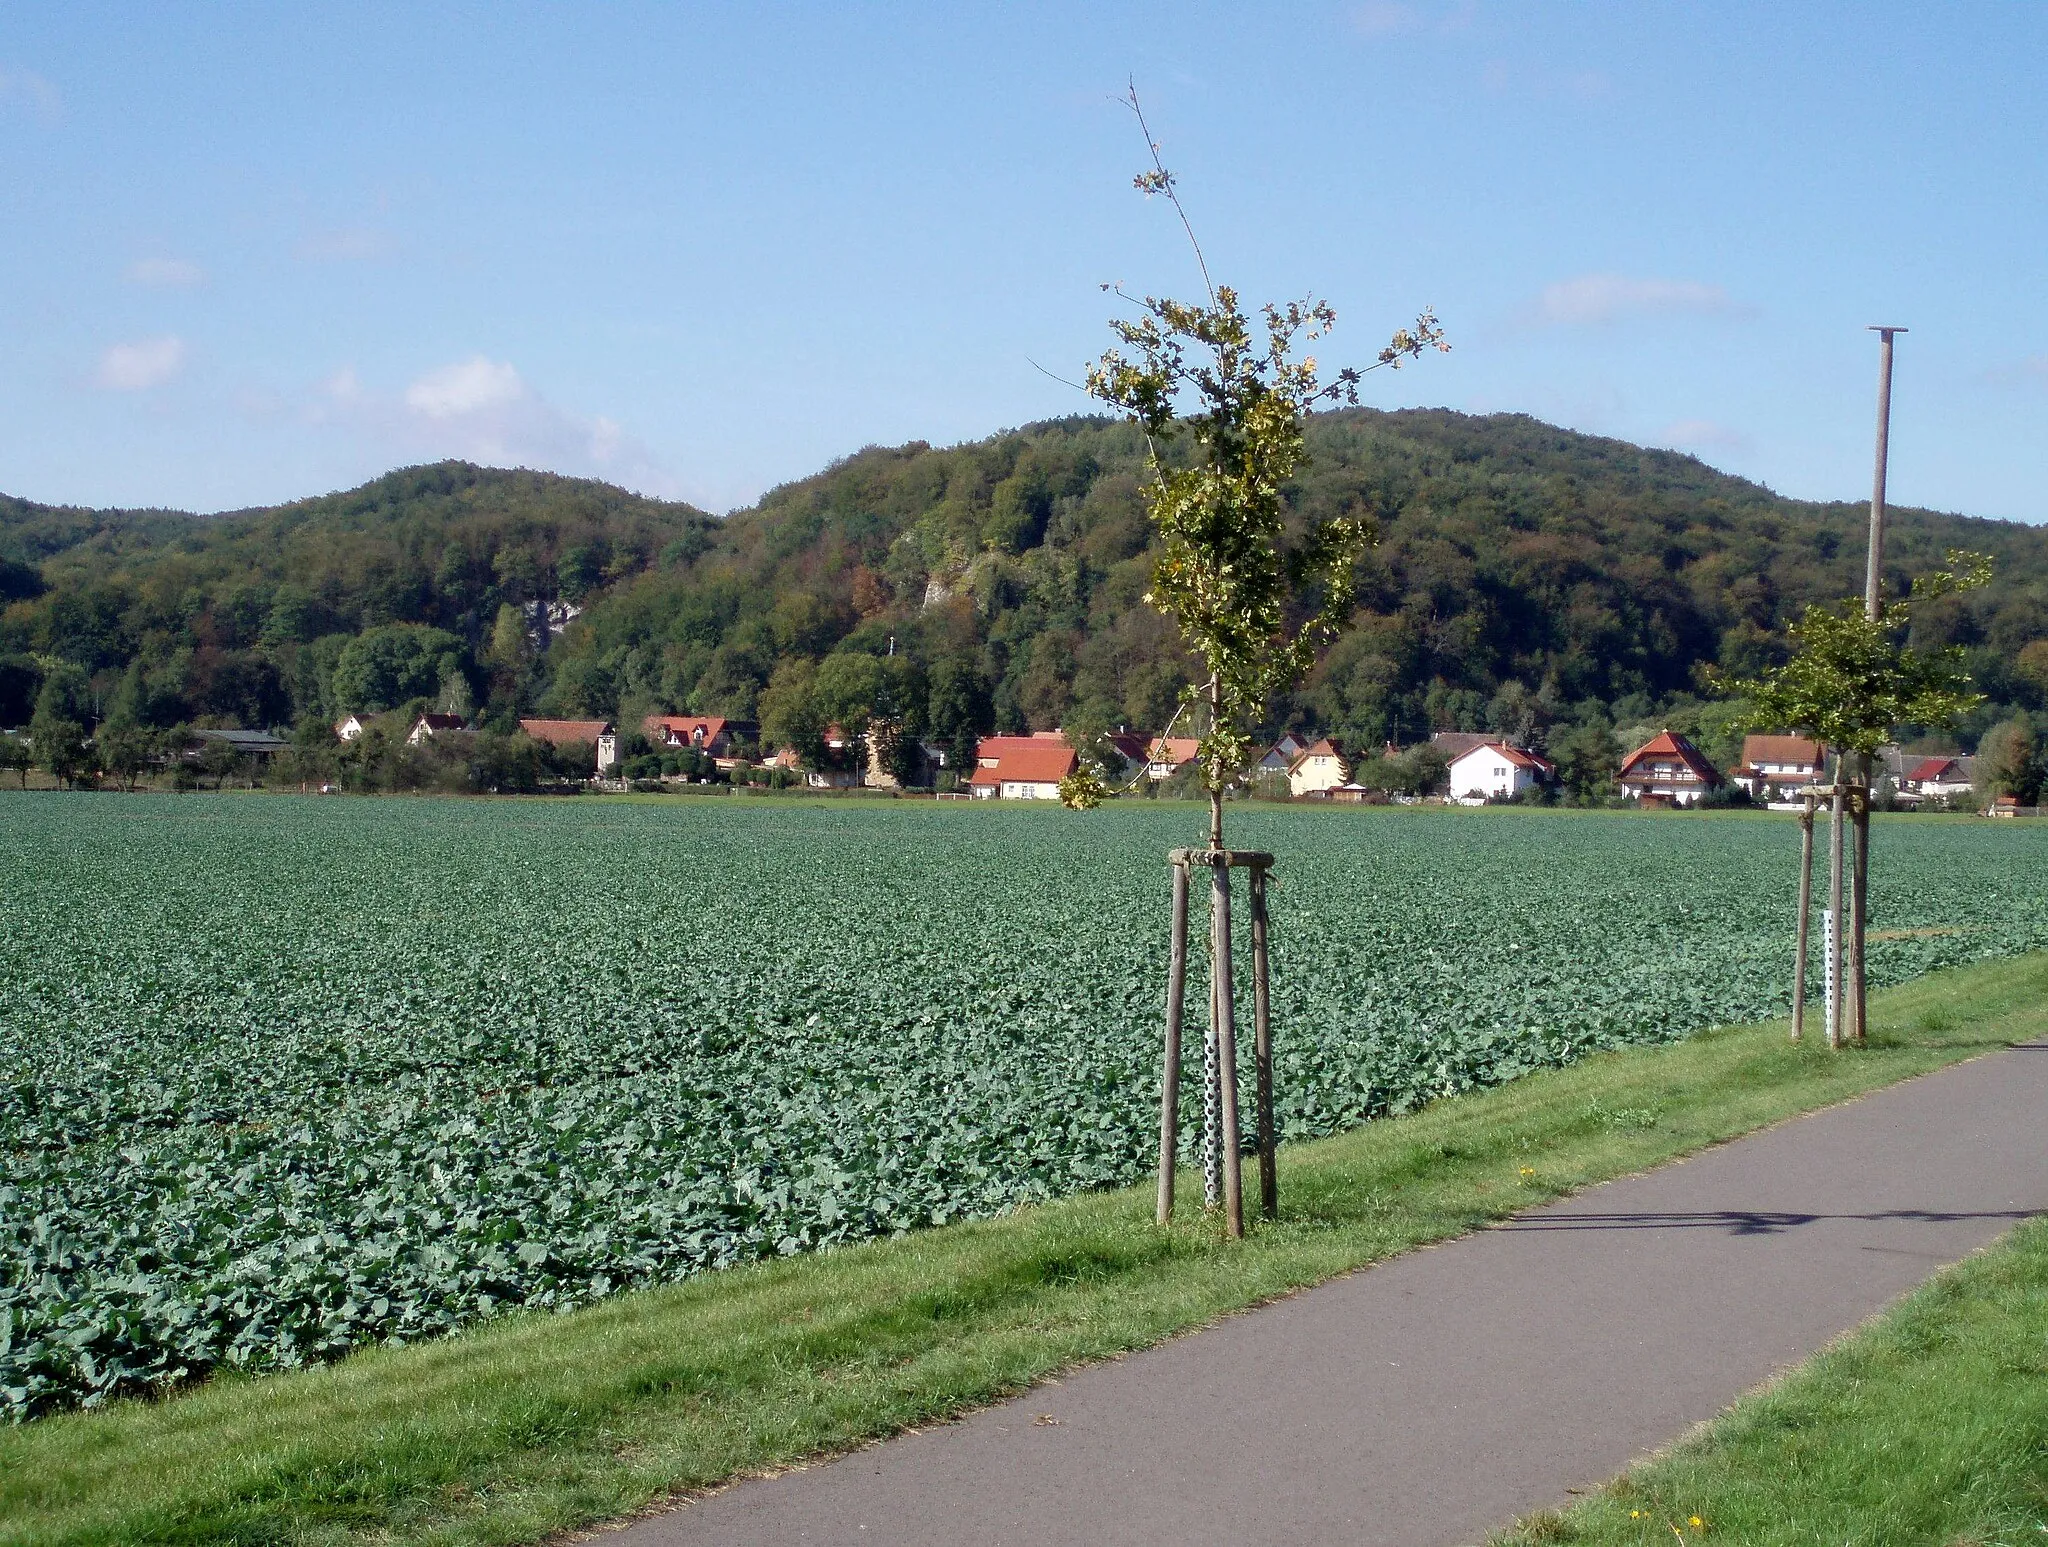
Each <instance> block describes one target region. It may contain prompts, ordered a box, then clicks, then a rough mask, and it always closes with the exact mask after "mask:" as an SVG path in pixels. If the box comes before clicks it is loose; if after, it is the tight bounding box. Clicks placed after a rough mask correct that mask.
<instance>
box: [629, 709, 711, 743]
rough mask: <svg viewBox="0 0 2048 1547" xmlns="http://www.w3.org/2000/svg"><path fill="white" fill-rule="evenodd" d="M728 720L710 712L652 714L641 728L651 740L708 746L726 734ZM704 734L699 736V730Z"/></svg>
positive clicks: (643, 722) (641, 724)
mask: <svg viewBox="0 0 2048 1547" xmlns="http://www.w3.org/2000/svg"><path fill="white" fill-rule="evenodd" d="M727 724H728V722H727V720H726V719H725V718H724V716H722V715H710V714H650V715H649V716H648V717H647V718H646V719H644V720H642V721H641V722H640V729H641V732H642V734H644V735H645V736H646V737H647V738H648V739H649V740H650V741H663V742H667V741H674V742H676V743H678V744H679V745H682V746H686V747H691V746H697V747H708V746H710V745H711V744H712V743H713V742H714V741H716V740H718V738H719V737H720V736H722V735H724V734H725V729H726V725H727ZM699 731H702V732H703V733H704V734H703V735H701V736H699V735H698V734H697V732H699Z"/></svg>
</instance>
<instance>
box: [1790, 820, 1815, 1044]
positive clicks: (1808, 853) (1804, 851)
mask: <svg viewBox="0 0 2048 1547" xmlns="http://www.w3.org/2000/svg"><path fill="white" fill-rule="evenodd" d="M1812 912H1813V797H1812V796H1811V795H1801V796H1800V797H1799V946H1798V950H1797V954H1796V955H1795V956H1794V958H1793V961H1792V1040H1793V1041H1794V1042H1797V1041H1798V1040H1799V1039H1800V1038H1801V1037H1802V1036H1804V1035H1805V1033H1806V927H1807V926H1806V921H1807V919H1808V918H1809V917H1810V916H1811V915H1812Z"/></svg>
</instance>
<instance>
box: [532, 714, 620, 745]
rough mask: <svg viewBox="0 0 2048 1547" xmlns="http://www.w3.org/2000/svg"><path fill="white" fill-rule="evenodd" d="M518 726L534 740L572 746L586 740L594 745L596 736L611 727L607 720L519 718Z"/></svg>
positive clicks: (608, 730)
mask: <svg viewBox="0 0 2048 1547" xmlns="http://www.w3.org/2000/svg"><path fill="white" fill-rule="evenodd" d="M519 728H520V729H521V730H522V731H524V732H526V734H527V735H529V736H531V737H532V738H533V739H534V740H535V741H545V742H546V743H547V744H548V745H549V746H551V747H573V746H575V745H576V744H577V743H578V742H581V741H587V742H590V743H591V744H592V745H595V744H596V742H597V738H598V737H600V736H603V735H606V734H608V733H609V732H610V731H611V728H612V722H611V721H609V720H521V721H520V722H519Z"/></svg>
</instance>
